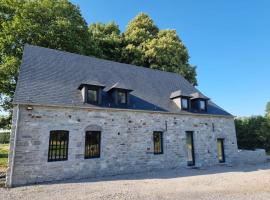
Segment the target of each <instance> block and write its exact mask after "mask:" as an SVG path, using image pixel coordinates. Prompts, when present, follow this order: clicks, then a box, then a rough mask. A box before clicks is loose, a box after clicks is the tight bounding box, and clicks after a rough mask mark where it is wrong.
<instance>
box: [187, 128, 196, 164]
mask: <svg viewBox="0 0 270 200" xmlns="http://www.w3.org/2000/svg"><path fill="white" fill-rule="evenodd" d="M186 149H187V165H188V166H193V165H195V156H194V142H193V132H192V131H187V132H186Z"/></svg>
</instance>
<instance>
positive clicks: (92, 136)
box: [84, 131, 101, 158]
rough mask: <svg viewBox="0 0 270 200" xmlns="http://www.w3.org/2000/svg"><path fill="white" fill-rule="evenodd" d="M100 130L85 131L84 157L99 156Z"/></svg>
mask: <svg viewBox="0 0 270 200" xmlns="http://www.w3.org/2000/svg"><path fill="white" fill-rule="evenodd" d="M100 137H101V133H100V131H87V132H86V133H85V155H84V158H99V157H100Z"/></svg>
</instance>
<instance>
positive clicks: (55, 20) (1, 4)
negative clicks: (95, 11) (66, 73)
mask: <svg viewBox="0 0 270 200" xmlns="http://www.w3.org/2000/svg"><path fill="white" fill-rule="evenodd" d="M0 9H1V11H0V23H1V24H0V98H1V104H2V107H3V108H4V109H5V110H9V109H10V108H11V105H10V102H11V100H12V98H13V95H14V91H15V86H16V82H17V76H18V68H19V65H20V60H21V57H22V52H23V46H24V44H26V43H28V44H33V45H38V46H43V47H49V48H52V49H59V50H65V51H69V52H75V53H79V54H87V55H89V54H91V52H94V50H93V49H91V48H92V46H91V41H90V38H89V35H88V31H87V24H86V22H85V20H84V19H83V18H82V16H81V14H80V10H79V8H78V7H76V6H74V5H73V4H71V3H70V2H69V1H68V0H37V1H31V0H0Z"/></svg>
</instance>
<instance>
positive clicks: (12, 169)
mask: <svg viewBox="0 0 270 200" xmlns="http://www.w3.org/2000/svg"><path fill="white" fill-rule="evenodd" d="M19 113H20V107H19V104H17V112H16V127H15V130H14V140H13V152H12V160H11V166H10V183H9V186H10V187H12V179H13V171H14V161H15V153H16V143H17V132H18V125H19Z"/></svg>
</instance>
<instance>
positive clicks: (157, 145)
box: [153, 131, 163, 154]
mask: <svg viewBox="0 0 270 200" xmlns="http://www.w3.org/2000/svg"><path fill="white" fill-rule="evenodd" d="M153 140H154V154H163V137H162V132H160V131H155V132H154V133H153Z"/></svg>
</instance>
